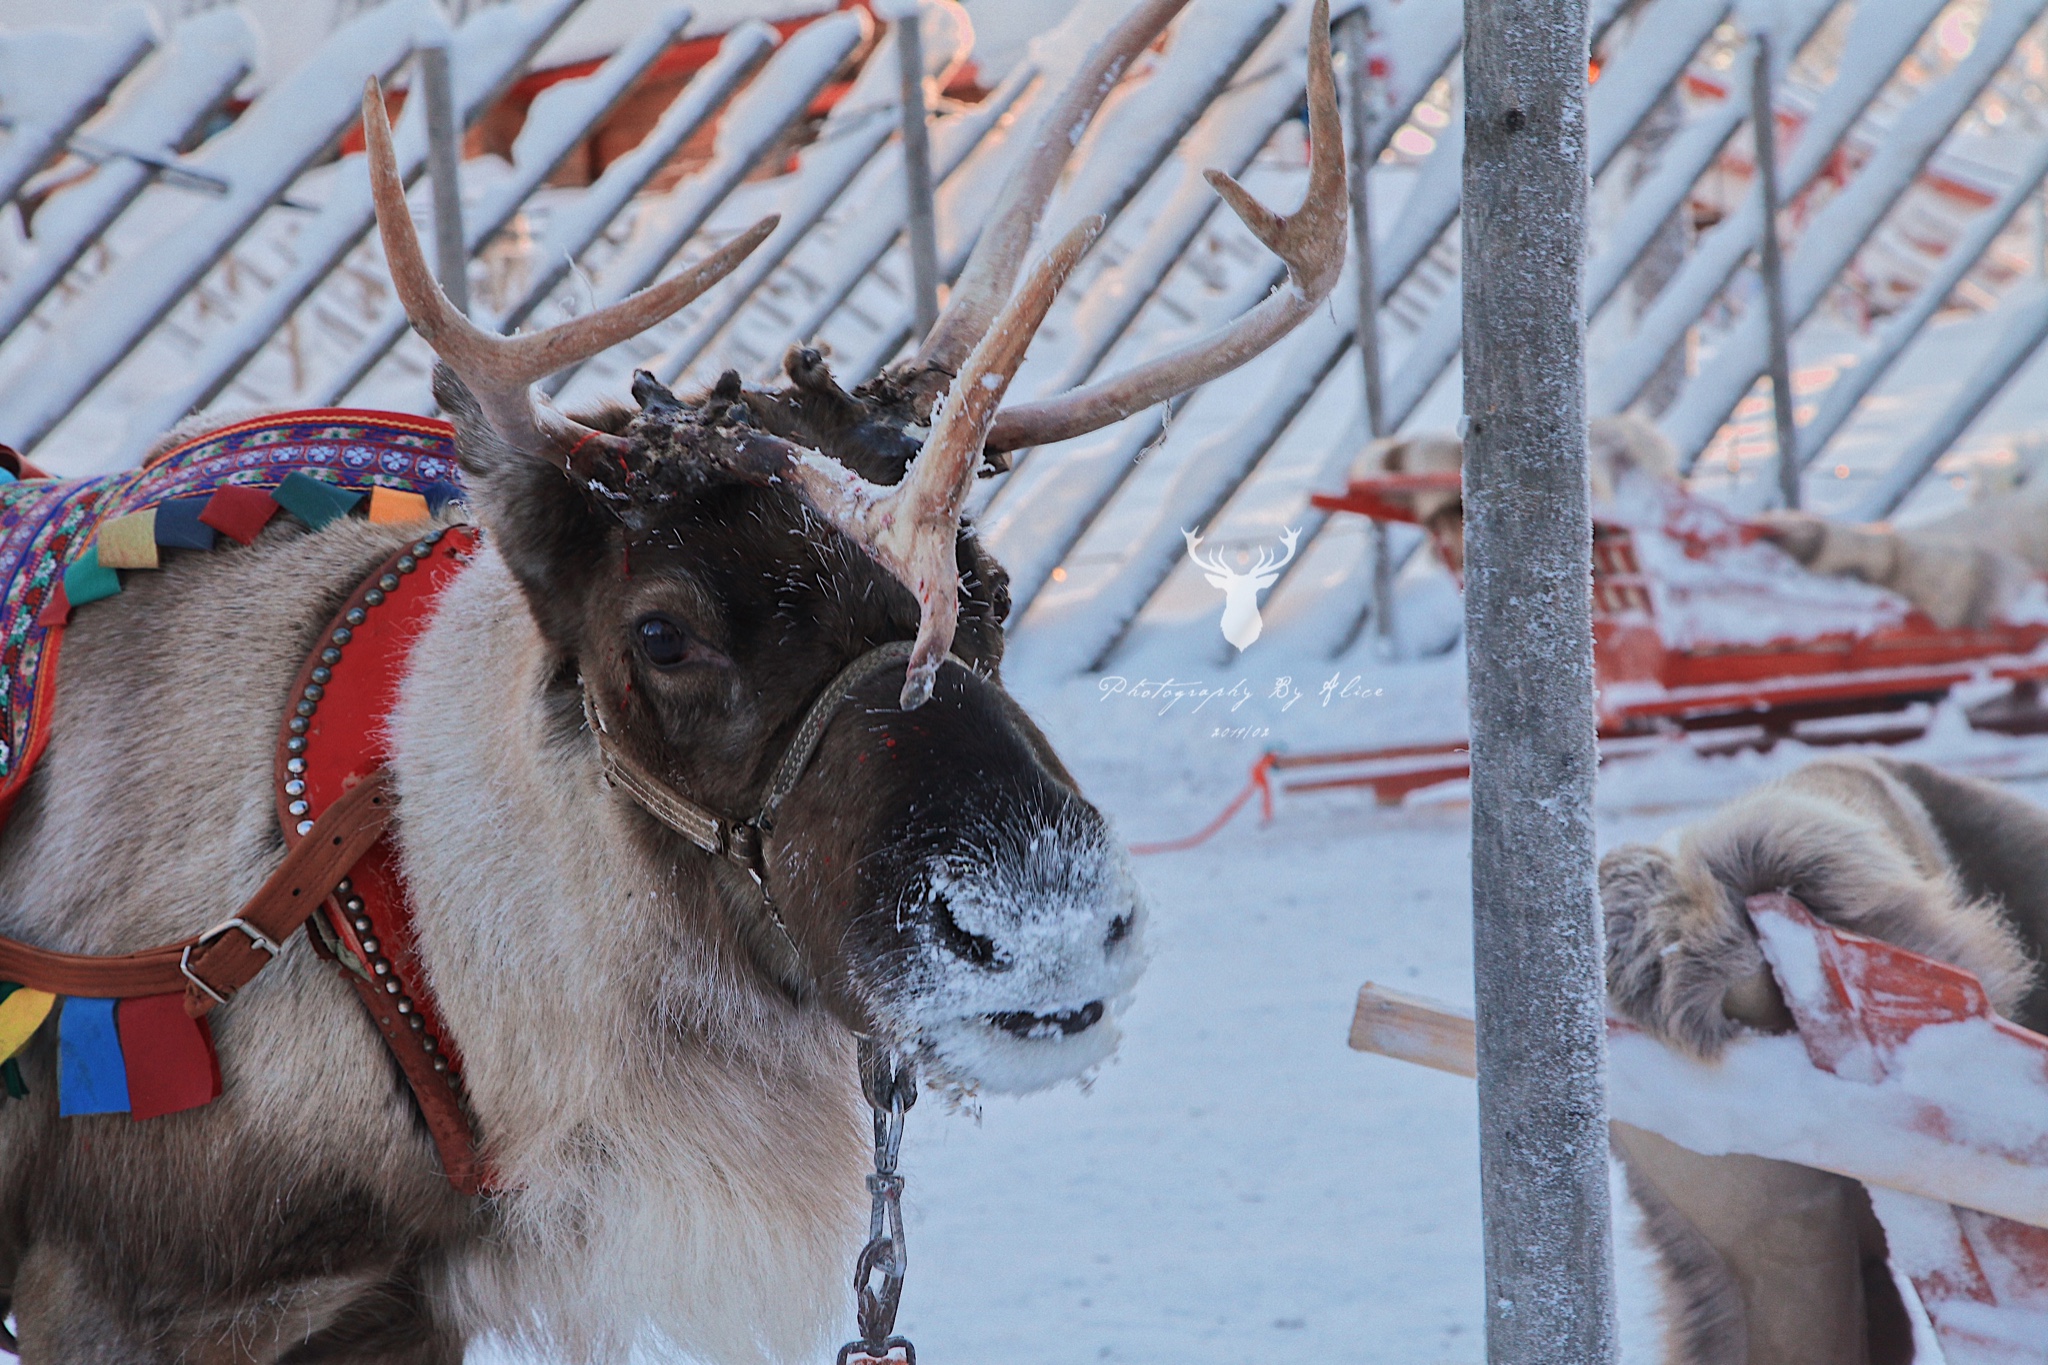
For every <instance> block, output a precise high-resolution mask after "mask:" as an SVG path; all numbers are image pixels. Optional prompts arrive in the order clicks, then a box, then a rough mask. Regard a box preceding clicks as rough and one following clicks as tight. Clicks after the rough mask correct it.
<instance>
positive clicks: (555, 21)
mask: <svg viewBox="0 0 2048 1365" xmlns="http://www.w3.org/2000/svg"><path fill="white" fill-rule="evenodd" d="M582 3H583V0H543V3H540V4H537V5H534V6H532V7H531V8H526V7H521V6H516V5H502V6H493V7H491V8H488V9H481V10H478V11H477V12H475V13H474V14H472V15H471V16H470V18H469V20H468V21H467V22H466V23H464V24H463V25H462V27H461V28H460V29H458V30H457V31H456V33H455V35H454V38H453V40H452V43H451V45H450V50H449V60H450V62H451V64H452V68H453V75H454V80H455V91H454V98H455V107H456V113H457V116H458V117H459V118H460V120H461V122H462V123H463V124H464V126H467V125H469V124H471V123H474V122H475V121H476V120H477V119H478V118H480V117H482V115H483V114H484V112H485V111H486V110H488V109H489V108H490V107H491V105H492V104H493V103H494V102H496V100H497V98H498V97H499V95H501V94H502V93H503V92H504V90H505V89H506V87H507V86H509V85H510V84H511V83H512V81H513V80H514V79H515V78H516V77H517V76H518V75H519V73H520V72H521V71H523V70H524V69H525V68H526V65H527V63H528V62H529V61H531V60H532V59H533V56H534V54H535V53H537V52H539V51H540V50H541V48H542V47H543V46H544V45H545V44H546V43H547V41H548V39H549V38H551V37H553V36H554V34H555V32H556V30H557V29H559V28H560V27H561V26H562V25H563V24H564V23H565V22H567V20H568V19H569V16H570V15H572V14H574V13H575V12H576V9H577V7H578V6H580V5H581V4H582ZM677 28H680V25H677ZM649 60H650V61H651V60H652V58H651V57H650V58H649ZM426 105H427V102H426V100H425V99H418V100H407V101H406V109H405V112H404V114H403V115H402V116H401V117H400V119H399V127H398V128H397V130H396V131H395V132H394V135H393V138H392V143H393V149H394V150H395V151H396V152H397V154H398V166H399V173H400V174H401V175H402V176H404V177H406V178H407V179H408V180H410V179H412V178H414V177H416V176H418V175H419V173H420V170H421V168H422V167H423V166H424V165H425V164H426V157H427V129H426ZM562 154H563V155H566V154H567V148H566V147H565V148H563V151H562ZM557 159H559V157H558V158H557ZM542 174H545V172H542ZM501 221H502V220H501ZM375 222H376V208H375V205H374V204H373V203H372V201H371V196H370V177H369V172H368V170H367V162H366V161H365V160H364V158H363V157H362V156H360V155H357V156H355V157H353V158H351V159H350V161H349V163H348V164H347V166H345V167H344V169H343V170H342V172H341V174H340V175H339V177H338V178H337V180H336V183H335V184H334V186H333V187H332V189H331V190H330V192H329V194H328V196H327V202H326V203H325V204H323V205H322V206H321V208H320V212H319V214H318V215H317V216H316V217H315V218H314V220H313V221H312V222H310V223H308V224H306V226H305V227H304V228H303V229H302V230H301V231H300V233H299V235H298V236H297V238H295V239H294V240H293V243H292V251H293V255H294V256H295V257H296V258H297V260H296V262H295V264H294V265H293V266H292V268H291V270H290V271H289V272H288V273H287V274H286V275H285V276H284V277H283V278H282V279H280V280H279V281H278V282H277V283H276V284H274V285H272V286H271V288H270V289H269V290H268V291H267V292H266V293H265V294H264V295H263V297H262V298H261V299H260V300H258V301H256V302H255V303H254V304H253V305H252V306H251V307H250V309H249V310H248V311H247V312H246V313H245V314H244V315H243V316H241V317H239V318H237V319H236V321H235V325H234V326H232V327H229V328H227V329H225V330H223V331H221V332H218V333H216V334H215V335H214V336H212V337H211V338H210V339H209V340H208V342H207V344H206V345H205V346H204V347H203V348H202V349H201V350H200V352H199V353H198V354H197V355H196V356H194V357H193V359H192V363H191V366H190V367H189V369H187V370H186V371H185V372H184V373H183V374H181V375H178V376H176V378H175V379H174V380H172V381H171V382H168V383H166V384H165V386H164V388H163V391H162V393H161V394H160V396H158V397H157V398H156V399H154V400H153V401H152V402H150V403H148V404H145V405H143V406H140V407H138V408H137V409H135V411H134V412H133V414H132V415H131V416H130V418H129V422H128V439H127V442H126V444H125V446H124V447H123V448H122V449H121V450H119V451H118V452H114V453H112V454H110V456H109V458H108V459H107V460H106V461H105V463H104V464H102V465H101V466H100V468H101V469H103V470H111V469H121V468H126V467H129V466H132V465H135V464H138V463H140V462H141V459H142V456H143V454H144V452H146V451H147V450H148V449H149V447H150V445H151V444H152V443H153V442H155V441H156V440H157V439H159V438H160V437H161V436H162V435H163V433H164V432H165V431H168V430H169V429H170V428H171V427H172V426H174V425H175V424H176V423H177V422H179V421H180V420H182V419H183V418H184V417H185V415H186V414H187V413H189V412H193V411H196V410H198V409H200V408H203V407H205V406H206V405H207V404H208V403H210V402H212V401H213V400H214V399H215V398H216V397H218V396H219V394H220V392H221V391H222V390H223V389H225V388H226V387H227V386H228V384H229V382H230V381H232V380H233V378H234V377H235V376H236V375H237V374H239V373H241V371H242V369H243V367H244V366H246V365H247V364H248V363H249V362H250V361H251V360H253V359H254V358H255V357H256V355H257V353H258V352H260V351H261V350H262V349H263V348H264V346H265V345H267V344H268V343H269V341H270V338H271V337H272V336H273V335H274V334H275V333H276V331H277V329H278V328H279V327H281V326H283V325H284V323H285V320H286V319H287V318H289V317H290V316H291V315H292V313H293V312H294V311H295V310H296V309H297V308H298V307H299V305H300V304H302V303H304V302H305V301H306V299H307V298H308V297H310V296H311V295H312V293H313V291H314V290H316V289H318V288H319V287H320V283H321V281H323V280H325V279H326V278H327V276H328V275H329V274H330V273H331V272H332V271H333V270H334V268H335V266H337V265H339V264H340V263H341V261H342V260H343V258H345V257H346V256H347V255H348V253H349V252H351V251H353V250H354V249H355V247H356V245H357V244H358V243H359V242H361V241H362V240H363V238H364V236H365V235H366V234H367V233H368V232H369V231H370V228H371V227H372V225H373V224H374V223H375ZM493 230H495V228H494V229H493ZM399 318H400V324H399V325H400V326H401V327H402V326H403V312H402V310H401V311H400V313H399ZM387 344H388V343H387Z"/></svg>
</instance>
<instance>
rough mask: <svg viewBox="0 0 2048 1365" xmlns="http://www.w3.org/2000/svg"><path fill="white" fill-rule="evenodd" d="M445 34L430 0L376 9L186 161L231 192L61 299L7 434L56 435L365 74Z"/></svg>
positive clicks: (345, 115) (13, 390)
mask: <svg viewBox="0 0 2048 1365" xmlns="http://www.w3.org/2000/svg"><path fill="white" fill-rule="evenodd" d="M446 34H447V28H446V26H445V25H444V24H443V23H442V22H441V17H440V13H439V11H437V10H436V9H435V8H434V6H433V4H432V3H431V0H392V3H390V4H388V5H385V6H383V7H382V8H379V9H374V10H369V11H367V12H365V13H364V14H363V15H361V16H360V17H359V18H357V19H354V20H352V21H351V22H350V23H349V24H347V25H346V26H345V27H343V28H341V29H338V30H337V31H336V32H335V33H334V35H333V36H332V37H331V38H329V39H328V41H327V42H326V44H324V45H323V46H322V47H321V49H320V51H319V53H317V54H316V55H315V56H314V57H313V59H312V60H310V61H308V62H307V63H306V64H305V65H304V66H303V67H301V68H300V69H299V70H297V71H295V72H293V73H292V74H291V75H290V76H288V77H287V78H285V79H284V80H283V81H280V82H279V83H278V84H277V85H275V86H273V87H271V88H270V89H269V90H267V91H265V92H264V93H263V95H262V96H260V97H259V98H258V99H257V101H256V102H255V104H253V105H251V106H250V108H249V109H248V111H247V112H246V113H244V114H243V115H242V117H241V118H240V119H239V120H237V121H236V123H235V124H234V126H233V127H231V128H229V129H228V130H227V131H226V132H224V133H222V134H221V135H220V136H218V137H216V138H214V139H212V140H211V141H210V142H208V143H207V144H206V145H205V146H204V147H202V148H201V149H200V150H199V152H198V153H197V154H196V155H195V156H193V157H192V158H191V160H190V162H189V164H190V165H191V166H192V167H193V168H194V169H195V170H201V171H205V172H207V173H209V174H212V175H217V176H219V177H221V178H222V179H224V180H226V181H227V182H228V185H229V189H228V192H227V193H226V194H225V195H222V196H221V197H220V198H218V199H214V200H210V201H209V202H208V203H207V204H206V205H204V206H203V207H201V208H200V209H199V211H198V212H196V213H195V214H193V215H192V216H191V217H190V218H188V219H186V220H185V221H184V222H183V223H181V224H179V225H178V226H177V228H176V230H175V231H172V232H168V233H166V234H165V235H164V236H163V237H162V238H160V239H158V240H157V241H155V242H153V243H151V244H150V246H149V247H148V248H147V249H146V250H142V251H138V252H136V253H135V254H134V255H132V256H130V257H128V258H127V259H126V260H123V261H122V262H121V263H120V264H118V265H116V266H115V267H114V268H113V269H112V270H110V271H108V272H107V274H106V275H104V276H103V277H101V278H100V279H99V280H98V281H97V282H96V283H95V284H94V285H93V287H92V288H91V289H89V290H87V291H86V293H85V294H84V296H82V297H81V298H79V299H78V300H76V301H75V302H74V303H73V304H72V305H71V307H70V308H68V309H67V310H66V316H67V323H68V325H66V326H64V327H61V328H59V329H57V330H56V331H55V332H53V333H52V334H51V335H50V336H49V337H47V338H38V339H37V340H38V342H39V345H38V347H37V354H36V356H35V357H33V363H32V364H29V365H26V366H21V367H17V368H15V369H14V371H13V373H11V374H9V375H8V376H7V379H6V387H5V388H4V390H0V440H4V441H6V442H7V443H8V444H10V445H13V446H14V447H16V448H17V449H21V450H29V449H32V448H33V447H34V446H35V444H36V442H38V441H40V440H41V439H42V438H43V437H44V436H46V435H47V434H49V432H50V430H51V428H53V427H55V426H56V425H57V423H58V422H60V421H62V420H63V419H64V416H65V415H66V414H67V413H68V412H70V410H71V408H72V407H73V406H74V405H75V404H76V403H77V402H78V401H79V400H80V399H82V398H84V397H85V396H86V394H88V393H90V392H91V391H92V390H93V388H94V387H95V386H96V385H97V384H98V383H99V382H100V380H102V379H103V378H105V377H106V375H107V374H108V372H109V371H111V370H112V369H113V368H114V367H115V366H116V365H118V364H119V363H120V362H121V359H122V357H123V356H125V355H127V354H128V352H129V351H130V350H131V349H132V348H133V347H134V346H135V344H136V343H137V342H138V341H140V340H141V339H142V337H143V335H144V334H146V333H147V332H148V331H149V330H150V329H151V328H152V327H154V326H155V325H156V324H157V323H158V322H159V321H161V320H162V319H163V317H164V316H165V315H166V314H167V313H169V312H170V311H171V309H172V308H173V307H175V306H176V305H177V303H178V300H180V299H181V298H183V297H184V296H185V294H186V292H187V291H188V290H190V289H191V288H192V286H193V285H194V284H196V283H197V282H198V280H199V278H200V277H201V276H202V275H204V274H205V273H206V272H207V271H208V270H209V269H211V268H212V267H213V265H214V263H215V262H217V261H219V260H220V258H221V257H222V256H223V255H225V254H226V253H227V251H228V249H229V248H230V247H232V246H233V245H234V243H235V240H236V239H237V238H239V237H240V236H241V235H242V233H243V232H244V231H246V230H247V229H248V227H249V226H250V224H252V223H254V222H255V221H256V219H257V218H258V217H259V216H260V215H261V214H262V213H263V211H264V210H265V209H266V208H268V207H269V206H270V205H271V204H272V203H273V202H274V201H275V200H276V199H277V197H278V196H279V195H281V194H283V193H284V191H285V190H286V188H287V187H289V186H290V185H291V183H292V181H294V180H295V179H297V178H298V177H299V176H300V175H301V174H303V173H304V172H305V170H306V169H307V168H308V167H309V166H311V165H312V164H313V163H314V162H315V161H316V160H317V159H319V158H320V157H321V156H322V155H323V154H325V152H326V151H327V149H328V148H329V147H331V146H333V145H334V142H335V140H336V139H337V138H339V137H340V136H341V134H342V133H343V131H344V130H345V129H346V128H347V127H348V125H349V123H350V121H351V120H353V119H354V118H356V117H357V115H358V111H359V110H360V109H361V106H362V98H363V78H364V77H366V76H370V75H377V76H385V75H388V74H390V72H391V71H392V70H393V69H394V68H396V67H397V66H398V64H399V63H400V62H402V61H404V60H405V58H406V56H407V55H408V54H409V53H410V52H411V51H412V49H413V48H414V47H415V46H416V45H418V44H419V43H421V42H422V41H424V40H426V39H429V38H437V37H438V38H445V36H446ZM72 319H76V321H70V320H72Z"/></svg>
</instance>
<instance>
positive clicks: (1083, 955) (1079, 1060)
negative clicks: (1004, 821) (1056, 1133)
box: [892, 808, 1145, 1094]
mask: <svg viewBox="0 0 2048 1365" xmlns="http://www.w3.org/2000/svg"><path fill="white" fill-rule="evenodd" d="M1084 810H1085V808H1084ZM913 886H914V888H915V889H914V891H913V892H912V895H913V898H914V902H915V903H914V904H912V905H910V906H907V907H906V914H905V916H904V920H905V925H906V928H908V929H910V930H911V934H912V937H913V939H914V941H915V943H916V948H915V950H914V953H913V961H912V962H910V963H909V964H907V966H908V970H907V971H905V973H904V975H903V977H902V979H901V983H900V988H899V989H900V993H896V992H892V994H896V997H897V998H896V1002H895V1004H896V1009H895V1010H894V1011H892V1012H894V1013H896V1014H897V1017H898V1019H899V1021H900V1022H901V1023H902V1024H904V1025H906V1026H907V1028H906V1032H907V1033H908V1034H909V1035H910V1036H909V1038H908V1039H907V1040H906V1041H910V1042H911V1043H912V1046H913V1047H914V1048H915V1049H916V1051H917V1053H918V1056H919V1058H920V1060H921V1061H922V1063H923V1065H924V1068H925V1071H926V1073H927V1076H928V1077H929V1079H931V1080H932V1081H933V1082H935V1083H937V1084H939V1085H941V1086H951V1087H955V1088H959V1089H962V1090H990V1091H998V1092H1008V1093H1013V1094H1014V1093H1023V1092H1026V1091H1032V1090H1042V1089H1044V1088H1045V1087H1046V1086H1049V1085H1053V1084H1056V1083H1057V1082H1059V1081H1063V1080H1069V1079H1072V1078H1074V1077H1077V1076H1082V1075H1085V1074H1087V1073H1088V1072H1089V1071H1091V1070H1093V1069H1094V1068H1095V1067H1097V1066H1099V1065H1101V1063H1102V1062H1103V1061H1105V1060H1106V1059H1107V1058H1108V1057H1109V1055H1110V1054H1111V1053H1112V1052H1114V1051H1115V1050H1116V1045H1117V1041H1118V1039H1119V1037H1120V1034H1119V1031H1118V1029H1117V1025H1116V1017H1117V1015H1118V1014H1119V1013H1120V1012H1121V1011H1122V1009H1123V1008H1124V1006H1125V1004H1126V1003H1128V1001H1129V998H1130V994H1131V990H1132V988H1133V987H1134V986H1135V985H1136V983H1137V979H1138V974H1139V972H1140V971H1142V970H1143V968H1144V958H1145V955H1144V932H1143V931H1144V922H1145V909H1144V906H1143V904H1142V902H1141V901H1140V900H1139V897H1138V892H1137V885H1136V882H1135V881H1134V880H1133V878H1132V876H1131V870H1130V866H1129V864H1128V862H1127V861H1126V859H1125V856H1124V852H1123V848H1122V846H1121V845H1120V844H1118V843H1117V842H1116V841H1115V840H1114V839H1113V838H1112V837H1111V835H1110V832H1109V830H1108V828H1107V827H1106V825H1105V824H1104V823H1103V821H1102V820H1101V819H1100V817H1099V816H1096V815H1095V813H1094V812H1093V811H1085V814H1083V813H1082V812H1074V813H1072V814H1070V815H1067V816H1063V817H1062V818H1060V819H1058V820H1057V821H1056V822H1055V823H1054V824H1052V825H1039V826H1037V827H1035V828H1032V829H1029V830H1023V831H1015V830H1012V831H1007V832H1004V831H997V832H995V833H994V834H992V835H991V836H989V837H986V838H980V839H970V840H966V841H963V843H962V844H961V845H959V846H957V847H956V849H955V851H952V852H948V853H945V854H942V855H938V856H934V857H932V858H930V859H928V860H927V861H926V862H925V863H924V865H923V867H922V869H921V873H920V875H919V876H918V877H917V878H915V879H914V881H913Z"/></svg>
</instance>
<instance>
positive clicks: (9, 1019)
mask: <svg viewBox="0 0 2048 1365" xmlns="http://www.w3.org/2000/svg"><path fill="white" fill-rule="evenodd" d="M56 1003H57V997H56V996H54V995H52V994H50V993H49V992H48V991H32V990H29V989H28V988H27V987H23V988H22V989H21V990H18V991H14V992H12V993H11V994H9V995H8V997H7V998H6V999H5V1000H0V1058H6V1057H12V1056H13V1055H14V1054H15V1053H17V1052H19V1051H21V1045H22V1044H23V1043H26V1042H27V1041H28V1040H29V1038H30V1037H31V1036H33V1035H34V1033H35V1031H36V1030H37V1029H39V1028H41V1027H42V1026H43V1020H45V1019H47V1018H49V1016H50V1009H51V1007H52V1006H54V1005H55V1004H56Z"/></svg>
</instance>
